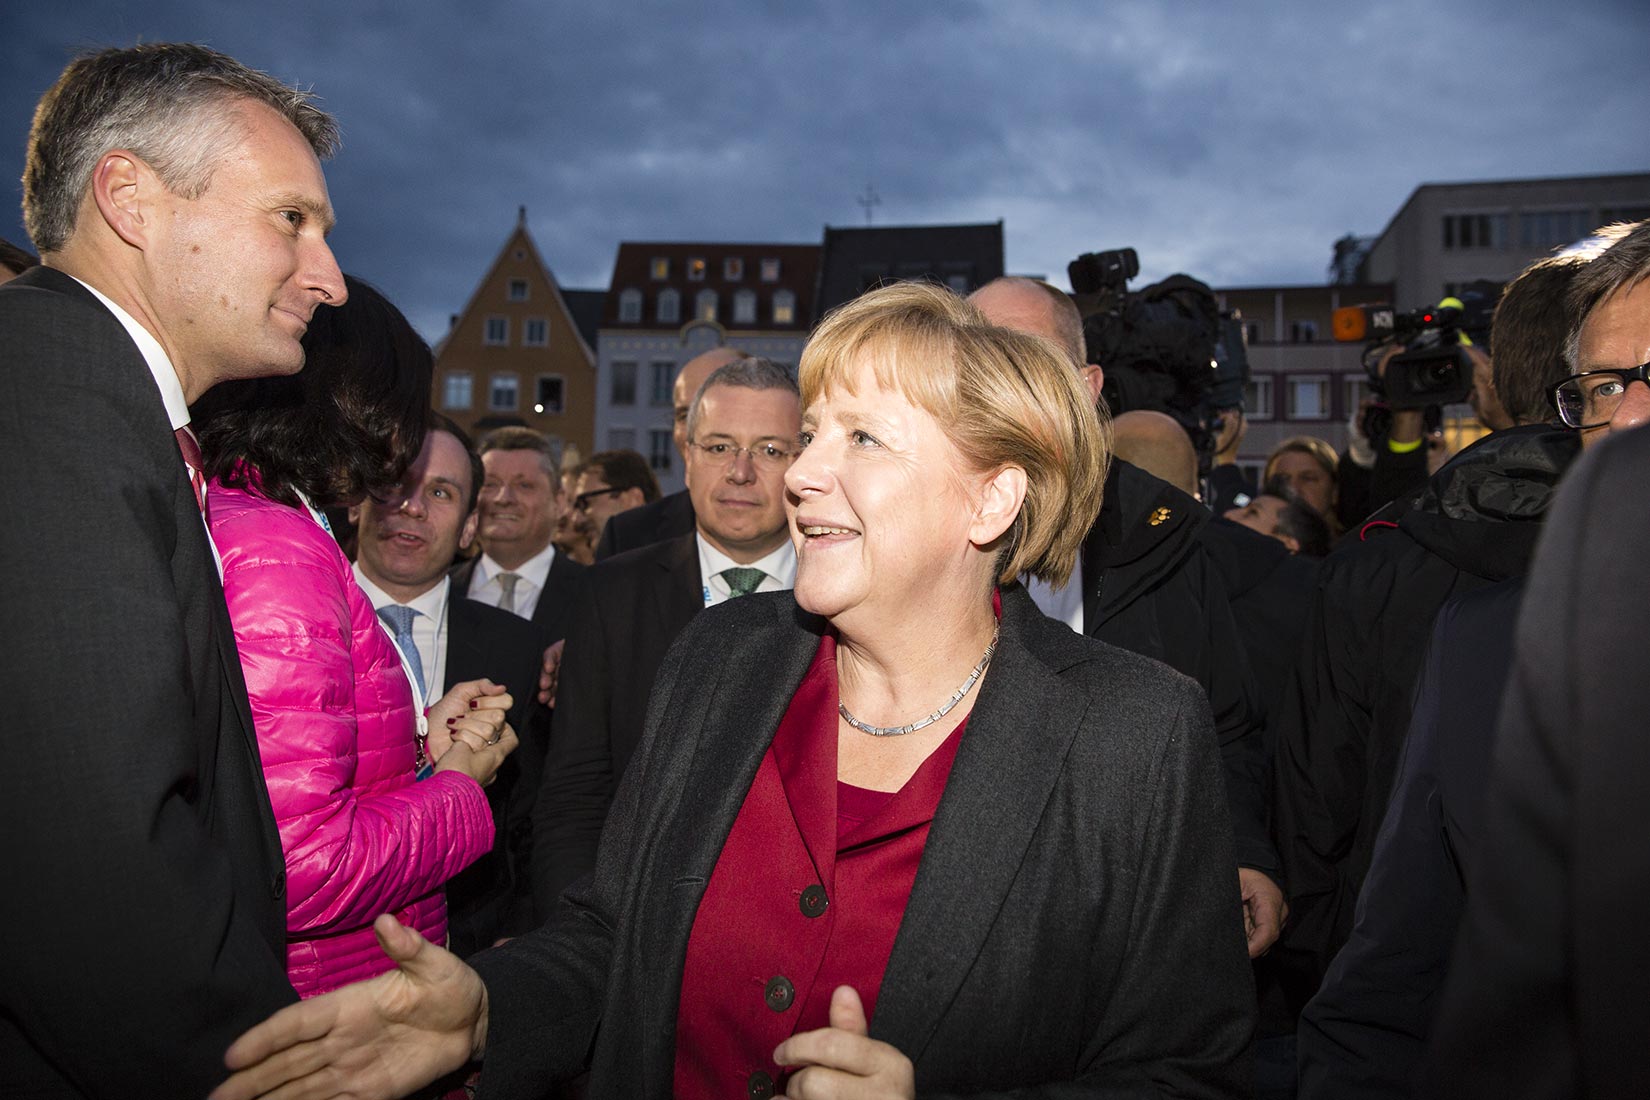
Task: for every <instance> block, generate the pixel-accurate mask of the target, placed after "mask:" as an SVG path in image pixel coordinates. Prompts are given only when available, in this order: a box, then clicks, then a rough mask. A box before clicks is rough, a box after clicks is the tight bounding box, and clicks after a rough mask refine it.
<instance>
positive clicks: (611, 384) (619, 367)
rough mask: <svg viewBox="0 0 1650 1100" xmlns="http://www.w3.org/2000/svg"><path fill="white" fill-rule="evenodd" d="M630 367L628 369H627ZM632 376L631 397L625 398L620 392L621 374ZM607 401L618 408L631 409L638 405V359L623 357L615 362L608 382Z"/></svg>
mask: <svg viewBox="0 0 1650 1100" xmlns="http://www.w3.org/2000/svg"><path fill="white" fill-rule="evenodd" d="M626 368H628V369H626ZM624 375H629V377H630V387H629V388H630V398H629V400H624V399H622V398H621V395H620V393H619V379H620V378H621V376H624ZM607 403H608V404H609V405H612V406H613V407H614V408H617V409H630V408H635V406H636V361H635V360H634V359H623V360H619V361H617V362H615V363H614V364H613V371H612V374H611V376H610V377H609V378H608V382H607Z"/></svg>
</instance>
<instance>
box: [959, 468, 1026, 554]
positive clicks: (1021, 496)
mask: <svg viewBox="0 0 1650 1100" xmlns="http://www.w3.org/2000/svg"><path fill="white" fill-rule="evenodd" d="M1025 499H1026V472H1025V470H1023V469H1021V468H1020V467H1019V466H1004V467H1003V468H1002V469H1000V470H998V471H997V472H996V473H995V474H993V475H991V477H990V478H988V479H987V480H986V482H985V484H984V485H983V486H982V487H981V490H980V498H979V505H978V506H977V507H976V508H975V510H974V521H973V522H972V523H971V524H969V526H968V541H969V542H972V543H973V544H974V545H975V546H989V545H991V544H992V543H993V542H995V541H997V539H998V538H1000V537H1001V536H1002V534H1003V532H1004V531H1007V530H1008V529H1009V528H1010V527H1012V526H1013V525H1014V520H1015V517H1017V516H1018V515H1019V514H1020V505H1022V504H1024V503H1025Z"/></svg>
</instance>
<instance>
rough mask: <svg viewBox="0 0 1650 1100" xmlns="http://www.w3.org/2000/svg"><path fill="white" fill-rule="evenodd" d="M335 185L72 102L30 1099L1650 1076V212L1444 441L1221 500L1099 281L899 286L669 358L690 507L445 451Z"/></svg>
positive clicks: (31, 462)
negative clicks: (1102, 357)
mask: <svg viewBox="0 0 1650 1100" xmlns="http://www.w3.org/2000/svg"><path fill="white" fill-rule="evenodd" d="M336 142H337V127H336V123H335V122H334V121H333V120H332V119H331V118H330V117H329V116H328V115H327V114H325V113H324V112H322V111H321V110H320V109H319V108H318V107H317V106H316V104H315V102H314V100H313V98H312V97H311V96H310V95H309V94H308V93H306V92H302V91H298V90H295V89H292V88H290V87H287V86H285V85H283V84H281V83H280V82H279V81H276V80H274V79H272V78H270V77H268V76H266V75H264V74H261V73H257V72H255V71H252V70H249V69H247V68H246V67H244V66H243V65H241V64H240V63H238V62H236V61H235V60H234V59H232V58H229V57H227V56H225V55H223V54H221V53H217V52H215V51H212V50H209V49H206V48H204V47H199V46H190V45H175V44H151V45H143V46H137V47H133V48H130V49H114V50H104V51H98V52H94V53H89V54H87V55H85V56H84V57H82V58H80V59H78V60H76V61H75V62H73V63H72V64H71V65H70V66H69V67H68V68H67V69H66V70H65V71H64V73H63V74H62V76H61V77H60V78H59V80H58V81H57V83H56V84H55V85H54V86H53V87H52V89H51V90H50V91H49V92H48V93H47V94H46V96H45V97H44V98H43V99H42V101H41V103H40V104H39V107H38V109H37V111H36V114H35V119H34V125H33V128H32V130H31V132H30V135H29V149H28V158H27V165H26V169H25V176H24V217H25V223H26V225H27V227H28V230H29V233H30V236H31V238H32V240H33V243H34V245H35V247H36V248H37V249H38V251H39V255H38V257H36V256H34V255H31V254H29V253H27V252H25V251H24V250H22V249H19V248H16V247H15V246H12V245H9V244H5V243H4V242H0V246H3V247H0V264H3V266H4V269H5V270H7V271H9V273H10V275H11V277H10V278H9V279H8V280H7V281H6V282H5V285H4V286H0V347H3V348H4V354H3V356H0V391H3V393H4V396H5V400H4V404H3V405H0V415H3V416H4V418H5V423H6V425H7V427H8V428H9V429H10V430H9V431H7V432H6V433H4V438H5V440H6V442H5V444H4V446H5V448H6V453H8V454H10V455H11V456H12V457H11V459H10V460H9V462H8V468H10V469H12V470H13V471H14V476H13V477H11V478H9V479H7V480H6V485H7V486H8V487H7V489H6V490H5V494H6V495H5V498H4V499H5V500H6V501H8V502H9V503H10V505H11V506H12V511H13V514H15V515H19V516H25V515H26V516H28V517H29V519H28V521H27V522H26V523H23V524H19V525H18V526H17V527H15V528H14V529H13V530H12V531H11V532H10V533H9V534H8V535H7V536H5V537H6V540H7V542H6V547H7V560H8V561H9V562H11V563H12V564H13V567H14V569H15V570H16V571H17V573H18V577H17V580H18V583H17V584H16V585H14V591H13V593H12V595H11V596H10V597H9V598H8V599H7V601H6V605H5V606H6V609H7V610H6V620H5V627H6V629H5V630H4V632H3V637H4V641H3V642H0V645H3V646H4V647H5V653H4V657H3V660H0V675H3V676H4V678H5V679H4V684H5V687H6V688H7V689H8V693H9V695H10V696H11V697H12V698H14V699H16V700H19V702H20V706H22V707H23V709H26V710H27V711H28V712H29V713H28V714H27V715H26V716H23V717H19V718H17V719H14V720H13V721H12V722H11V723H9V724H8V731H9V733H10V738H9V744H8V747H10V748H11V749H12V751H13V766H12V767H11V768H8V769H6V772H5V776H6V777H5V778H4V779H3V780H0V823H3V825H4V836H5V837H6V838H7V841H8V843H7V845H6V846H5V847H6V854H5V855H4V856H3V857H0V870H3V874H4V878H5V881H6V882H7V884H8V888H7V889H6V890H5V891H4V892H3V893H0V928H4V929H5V930H6V931H7V932H8V933H10V934H11V938H12V939H13V941H14V944H15V945H16V946H15V947H14V950H12V951H10V952H8V953H7V955H6V961H5V962H4V963H3V964H0V1092H4V1093H5V1095H7V1096H12V1095H16V1096H23V1097H36V1096H38V1097H48V1096H49V1097H58V1096H72V1097H117V1096H118V1097H126V1096H168V1097H173V1096H195V1097H201V1096H207V1095H208V1094H210V1095H211V1096H213V1097H216V1098H218V1100H241V1098H252V1097H257V1096H264V1095H270V1094H274V1095H279V1096H332V1095H350V1096H385V1097H388V1096H403V1095H420V1096H443V1095H449V1096H454V1097H458V1096H464V1095H468V1094H474V1093H476V1092H477V1091H479V1095H481V1096H483V1097H495V1096H496V1097H521V1098H523V1100H537V1098H547V1097H560V1096H582V1095H588V1096H592V1097H607V1096H618V1095H640V1096H664V1095H671V1096H679V1097H709V1096H718V1095H738V1096H744V1097H747V1098H749V1100H763V1098H764V1097H769V1096H779V1095H785V1096H792V1097H808V1098H814V1097H838V1096H842V1097H847V1096H856V1097H859V1096H863V1097H914V1096H917V1095H936V1096H938V1095H945V1096H960V1095H1010V1094H1012V1095H1016V1096H1047V1097H1066V1096H1087V1095H1094V1096H1177V1097H1244V1096H1259V1097H1290V1096H1300V1097H1304V1098H1331V1097H1334V1098H1339V1097H1349V1096H1350V1097H1364V1096H1367V1097H1386V1098H1395V1097H1407V1096H1440V1097H1442V1096H1449V1097H1456V1096H1485V1097H1489V1096H1507V1095H1539V1096H1555V1097H1556V1096H1612V1097H1613V1096H1640V1095H1647V1094H1650V1057H1647V1056H1646V1054H1645V1050H1646V1049H1647V1048H1646V1044H1645V1042H1644V1036H1645V1034H1646V1029H1647V1028H1650V1009H1646V1007H1645V1003H1644V999H1643V997H1642V996H1641V995H1640V991H1639V988H1638V987H1639V985H1640V982H1639V975H1640V974H1642V973H1643V967H1642V966H1641V965H1640V964H1650V948H1647V947H1646V946H1645V944H1644V938H1643V936H1642V932H1641V928H1642V926H1643V920H1644V918H1646V917H1650V857H1647V856H1645V855H1644V847H1645V846H1644V844H1643V841H1642V838H1643V821H1642V816H1643V814H1644V812H1645V811H1644V809H1643V807H1644V806H1645V805H1650V799H1647V798H1646V795H1647V794H1650V751H1647V750H1646V748H1645V747H1644V746H1645V742H1644V739H1643V738H1642V737H1639V736H1635V735H1636V734H1638V733H1639V731H1640V728H1641V726H1642V721H1643V720H1642V718H1641V715H1642V714H1643V713H1645V711H1644V706H1645V704H1646V703H1650V699H1646V698H1645V697H1644V696H1645V694H1646V691H1647V688H1646V687H1645V686H1644V685H1645V682H1646V681H1645V679H1644V678H1642V677H1637V676H1635V675H1633V674H1632V673H1631V671H1630V670H1629V671H1626V672H1623V671H1622V670H1621V667H1622V665H1623V664H1624V663H1630V662H1631V660H1632V654H1633V653H1635V652H1638V651H1640V650H1641V649H1642V648H1643V647H1644V645H1645V642H1646V635H1647V633H1650V628H1646V626H1645V625H1644V616H1643V614H1642V608H1643V606H1644V605H1643V604H1640V603H1638V602H1637V598H1636V596H1635V593H1638V594H1640V595H1644V594H1645V593H1644V592H1643V587H1644V583H1643V582H1642V581H1640V580H1639V579H1638V574H1636V573H1634V571H1633V570H1631V569H1629V568H1624V567H1623V565H1622V564H1621V563H1622V562H1624V561H1626V562H1630V561H1631V560H1632V555H1633V554H1634V553H1644V552H1646V551H1647V550H1650V509H1646V508H1645V507H1643V505H1642V504H1639V503H1638V502H1637V500H1636V497H1635V493H1634V491H1633V488H1632V487H1633V485H1634V484H1636V483H1637V482H1636V480H1635V477H1636V474H1635V471H1638V470H1642V469H1645V468H1646V464H1647V463H1650V433H1644V432H1637V431H1634V429H1636V428H1637V427H1639V426H1640V425H1642V424H1644V423H1645V422H1647V421H1650V363H1647V362H1646V360H1650V223H1640V224H1637V225H1618V226H1612V227H1606V228H1603V229H1601V230H1600V232H1599V233H1598V234H1597V235H1596V236H1595V237H1593V238H1591V239H1590V240H1589V241H1587V242H1584V243H1583V244H1582V245H1580V246H1578V247H1575V248H1572V249H1569V250H1567V251H1566V252H1565V253H1563V254H1562V255H1559V256H1555V257H1552V258H1549V259H1544V260H1541V261H1538V262H1536V263H1534V264H1532V265H1531V266H1530V267H1529V268H1528V269H1527V270H1525V271H1524V272H1523V273H1522V274H1521V275H1520V276H1519V277H1518V278H1517V279H1515V280H1514V281H1513V282H1512V283H1510V284H1509V285H1508V286H1507V288H1506V290H1505V292H1504V294H1503V296H1502V298H1501V300H1500V304H1499V306H1498V308H1497V309H1496V312H1495V316H1494V320H1493V327H1492V330H1491V334H1490V339H1489V342H1488V345H1487V347H1481V346H1476V345H1475V346H1473V347H1472V348H1471V349H1470V354H1469V355H1468V359H1467V361H1469V362H1470V363H1471V364H1472V369H1473V370H1474V372H1475V376H1474V398H1473V407H1474V409H1475V410H1476V412H1477V415H1478V417H1479V419H1480V421H1481V423H1482V425H1483V427H1484V428H1485V429H1487V434H1486V435H1485V436H1484V437H1483V438H1481V439H1479V440H1478V441H1476V442H1474V443H1472V444H1471V445H1469V446H1467V447H1465V448H1463V449H1462V450H1461V451H1460V452H1459V453H1457V454H1454V455H1449V454H1446V453H1442V452H1440V451H1438V450H1437V449H1435V448H1432V447H1429V446H1428V445H1427V444H1426V442H1425V440H1424V439H1423V438H1422V437H1423V432H1422V429H1421V423H1420V414H1419V412H1416V411H1411V410H1403V411H1401V412H1400V413H1399V414H1398V415H1397V416H1395V417H1394V421H1393V424H1392V426H1391V431H1390V434H1389V435H1388V436H1386V437H1383V438H1380V439H1376V440H1369V439H1364V440H1361V441H1360V442H1359V445H1358V448H1354V450H1356V451H1357V452H1358V453H1355V454H1354V453H1350V452H1349V453H1348V454H1338V453H1337V452H1336V451H1335V449H1334V448H1332V447H1331V446H1330V445H1329V444H1328V443H1326V442H1324V441H1323V440H1319V439H1315V438H1310V437H1298V438H1294V439H1290V440H1287V441H1285V442H1284V443H1282V444H1281V445H1280V446H1278V447H1277V448H1276V450H1275V451H1274V452H1273V453H1272V454H1271V455H1270V456H1269V458H1268V460H1267V462H1266V464H1265V469H1264V473H1263V475H1262V477H1261V479H1260V483H1259V484H1258V485H1247V484H1245V483H1244V482H1243V480H1242V478H1241V476H1239V475H1238V474H1237V473H1236V471H1235V469H1234V468H1233V467H1232V464H1231V462H1230V461H1228V460H1229V459H1230V458H1231V457H1232V455H1233V454H1235V448H1236V440H1237V438H1238V437H1240V436H1241V430H1242V429H1241V418H1240V417H1236V418H1234V419H1233V420H1232V421H1231V422H1230V423H1229V425H1228V431H1227V433H1226V435H1225V436H1224V438H1223V439H1222V441H1221V442H1220V444H1219V449H1218V453H1217V455H1216V463H1217V464H1216V466H1215V469H1214V474H1213V476H1205V475H1206V473H1207V471H1204V472H1200V461H1199V456H1198V455H1197V453H1196V451H1195V448H1194V445H1193V443H1192V441H1191V439H1190V437H1189V436H1188V435H1187V433H1186V431H1185V430H1184V428H1183V427H1182V426H1181V424H1180V422H1178V421H1177V420H1176V419H1174V418H1172V417H1170V416H1165V415H1161V414H1160V413H1157V412H1153V411H1149V410H1131V411H1128V412H1126V413H1122V414H1120V415H1118V416H1116V417H1113V416H1112V415H1111V414H1110V412H1109V411H1108V409H1107V407H1106V404H1105V402H1104V400H1102V398H1101V396H1100V395H1101V390H1102V385H1103V382H1104V375H1105V363H1103V362H1094V361H1092V359H1091V356H1090V354H1089V349H1088V347H1087V346H1086V343H1085V338H1084V327H1083V318H1082V317H1081V315H1080V314H1079V311H1078V308H1077V306H1076V305H1075V304H1074V303H1073V300H1072V298H1071V297H1070V296H1069V295H1067V294H1065V293H1064V292H1062V291H1060V290H1058V289H1057V288H1055V287H1052V286H1050V285H1048V284H1047V283H1043V282H1041V281H1038V280H1034V279H1026V278H1012V277H1011V278H1004V279H999V280H996V281H994V282H992V283H989V284H987V285H986V286H984V287H981V288H979V289H977V290H975V291H974V292H973V293H972V294H970V295H968V296H967V297H962V296H959V295H958V294H956V293H954V292H953V291H951V290H950V289H947V288H944V287H940V286H937V285H933V284H928V283H920V282H903V283H894V284H891V285H887V286H883V287H880V288H877V289H874V290H871V291H868V292H867V293H866V294H864V295H862V296H861V297H860V298H858V299H856V300H854V301H853V302H850V303H848V304H847V305H845V306H843V307H840V308H839V309H837V310H835V311H833V312H832V313H830V314H829V315H827V316H826V317H825V318H824V319H823V320H822V321H821V323H820V325H819V326H818V328H817V329H816V330H815V331H814V332H813V333H812V334H811V336H810V338H809V341H808V343H807V345H806V348H805V349H804V351H803V353H802V357H801V361H800V363H798V364H796V365H794V366H792V365H790V364H784V363H777V362H773V361H770V360H767V359H763V358H756V357H752V356H749V355H746V354H744V353H742V352H740V351H738V350H735V349H733V348H727V347H723V348H717V349H714V350H712V351H709V352H706V353H705V354H703V355H700V356H699V357H698V358H696V359H694V360H692V361H690V362H688V363H687V364H685V365H684V366H683V368H682V369H681V370H680V372H679V374H678V376H677V378H676V380H675V392H674V402H675V406H676V437H675V444H676V448H677V450H678V452H679V453H680V456H681V458H682V461H683V463H684V467H683V468H684V469H685V471H686V479H685V480H686V488H685V489H683V490H682V491H680V492H677V493H673V494H670V495H661V493H660V489H659V485H658V483H657V481H656V480H655V478H654V476H653V474H652V472H651V470H650V469H649V467H648V464H647V462H646V460H645V459H643V458H642V456H640V455H638V454H635V453H634V452H630V451H604V452H599V453H596V454H594V455H591V456H590V457H589V458H588V459H586V460H583V461H581V462H577V463H576V464H571V465H567V466H563V465H562V464H561V462H560V457H561V456H560V454H559V453H558V449H557V448H556V447H555V446H554V445H553V444H552V442H551V441H550V440H549V439H547V438H546V437H544V436H543V435H541V434H540V433H538V432H535V431H533V430H531V429H529V428H525V427H507V428H501V429H497V430H495V431H493V432H492V433H490V434H488V435H487V436H485V437H484V438H482V439H480V440H472V439H471V438H470V437H469V436H468V435H467V434H466V432H465V431H464V430H463V429H462V428H461V427H460V426H459V425H457V424H455V423H454V422H452V421H451V420H449V419H448V418H446V417H444V416H442V415H440V414H438V413H435V412H433V411H432V410H431V408H430V384H431V373H432V359H431V353H430V350H429V348H428V347H427V346H426V345H425V343H424V342H423V340H422V339H421V338H420V337H419V336H418V334H417V333H416V332H415V331H414V330H413V328H412V327H411V325H410V324H408V322H407V320H406V319H405V317H403V316H402V314H401V313H400V312H399V311H398V310H397V309H396V308H395V306H394V305H393V304H392V303H391V302H389V301H388V300H387V299H386V298H385V297H384V295H383V294H381V293H380V292H379V291H377V290H376V289H374V288H373V287H372V286H370V285H369V284H367V283H366V282H364V281H362V280H360V279H358V278H356V277H354V276H352V275H347V274H345V273H344V272H343V271H342V270H341V269H340V267H339V265H338V262H337V260H336V259H335V257H334V256H333V253H332V251H331V249H330V247H329V245H328V243H327V234H328V231H329V230H330V229H331V227H332V222H333V214H332V207H331V203H330V199H329V196H328V193H327V188H326V181H325V177H324V174H323V171H322V166H321V165H322V161H323V160H324V159H325V158H326V157H327V156H328V155H329V154H330V153H331V152H332V150H333V148H334V146H335V145H336ZM1614 437H1621V438H1614ZM93 442H95V444H96V445H95V446H92V445H90V444H91V443H93ZM82 444H86V445H82ZM25 471H30V472H34V471H38V472H39V473H40V474H42V475H44V476H39V477H29V478H24V477H22V476H21V475H22V474H23V472H25ZM42 693H44V694H45V699H44V705H43V706H39V707H35V706H29V705H28V704H27V703H26V700H28V699H30V698H32V697H33V696H35V695H39V694H42Z"/></svg>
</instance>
